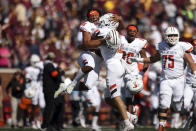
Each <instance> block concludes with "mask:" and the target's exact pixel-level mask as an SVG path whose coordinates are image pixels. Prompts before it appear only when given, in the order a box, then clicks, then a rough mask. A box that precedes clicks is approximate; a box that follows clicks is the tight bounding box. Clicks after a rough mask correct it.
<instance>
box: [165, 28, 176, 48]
mask: <svg viewBox="0 0 196 131" xmlns="http://www.w3.org/2000/svg"><path fill="white" fill-rule="evenodd" d="M179 38H180V33H179V31H178V29H177V28H176V27H173V26H170V27H168V28H167V29H166V30H165V40H166V42H167V43H169V44H171V45H175V44H177V43H178V42H179Z"/></svg>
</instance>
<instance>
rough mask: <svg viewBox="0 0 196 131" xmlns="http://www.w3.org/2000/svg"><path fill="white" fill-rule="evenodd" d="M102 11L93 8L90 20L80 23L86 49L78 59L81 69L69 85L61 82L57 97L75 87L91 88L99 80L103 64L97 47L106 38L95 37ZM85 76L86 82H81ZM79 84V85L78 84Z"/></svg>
mask: <svg viewBox="0 0 196 131" xmlns="http://www.w3.org/2000/svg"><path fill="white" fill-rule="evenodd" d="M100 15H101V13H100V11H99V10H97V9H91V10H89V11H88V13H87V19H88V21H86V22H84V23H82V24H81V25H80V31H81V32H82V36H83V46H84V50H83V51H82V53H81V55H80V58H79V59H78V63H79V65H80V67H81V68H80V69H79V71H78V72H77V74H76V76H75V78H74V79H73V81H72V82H71V83H70V84H69V85H68V88H67V86H64V85H63V84H61V86H60V88H59V89H58V90H57V91H56V92H55V96H54V97H55V98H56V97H57V96H58V95H59V94H60V93H62V92H63V91H66V92H67V93H69V94H70V93H71V92H72V90H73V89H74V87H76V88H78V89H75V90H80V91H82V90H89V89H91V88H92V87H93V86H94V85H93V84H94V83H95V81H97V80H98V75H99V70H100V65H101V61H102V60H101V57H100V54H99V51H98V50H96V49H92V48H96V47H97V46H98V45H100V44H101V43H102V42H103V41H104V39H96V40H95V39H93V37H94V36H95V34H96V32H97V31H98V29H97V24H98V21H99V18H100ZM83 77H84V82H80V80H81V78H83ZM76 85H77V86H76Z"/></svg>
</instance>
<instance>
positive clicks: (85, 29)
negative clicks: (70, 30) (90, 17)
mask: <svg viewBox="0 0 196 131" xmlns="http://www.w3.org/2000/svg"><path fill="white" fill-rule="evenodd" d="M90 29H91V28H89V24H88V23H87V22H84V23H82V24H81V25H80V31H81V32H91V31H90Z"/></svg>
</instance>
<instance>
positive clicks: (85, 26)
mask: <svg viewBox="0 0 196 131" xmlns="http://www.w3.org/2000/svg"><path fill="white" fill-rule="evenodd" d="M80 31H81V32H89V33H90V34H91V36H93V35H94V33H97V31H98V29H97V26H96V25H95V24H94V23H91V22H89V21H86V22H84V23H82V24H81V25H80Z"/></svg>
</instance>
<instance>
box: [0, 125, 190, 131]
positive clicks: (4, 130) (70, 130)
mask: <svg viewBox="0 0 196 131" xmlns="http://www.w3.org/2000/svg"><path fill="white" fill-rule="evenodd" d="M101 130H102V131H116V130H115V129H114V128H112V127H109V126H108V127H102V128H101ZM0 131H40V130H35V129H30V128H17V129H12V128H0ZM63 131H91V129H90V128H72V127H69V128H65V129H64V130H63ZM134 131H156V130H155V129H154V128H152V127H145V128H136V129H134ZM167 131H188V130H185V129H171V128H168V129H167Z"/></svg>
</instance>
